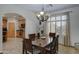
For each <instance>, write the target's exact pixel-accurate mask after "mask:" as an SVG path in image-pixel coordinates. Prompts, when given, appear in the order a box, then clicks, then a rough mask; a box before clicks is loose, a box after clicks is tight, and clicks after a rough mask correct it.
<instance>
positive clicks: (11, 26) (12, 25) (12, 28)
mask: <svg viewBox="0 0 79 59" xmlns="http://www.w3.org/2000/svg"><path fill="white" fill-rule="evenodd" d="M7 34H8V38H14V37H15V23H14V22H9V23H8V33H7Z"/></svg>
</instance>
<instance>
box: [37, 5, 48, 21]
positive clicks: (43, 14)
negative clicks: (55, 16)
mask: <svg viewBox="0 0 79 59" xmlns="http://www.w3.org/2000/svg"><path fill="white" fill-rule="evenodd" d="M44 9H45V8H44V5H43V6H42V11H41V12H39V13H38V14H37V15H36V17H37V19H38V20H39V21H42V22H44V21H47V19H48V18H49V16H48V14H47V12H46V11H45V10H44Z"/></svg>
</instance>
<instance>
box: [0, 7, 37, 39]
mask: <svg viewBox="0 0 79 59" xmlns="http://www.w3.org/2000/svg"><path fill="white" fill-rule="evenodd" d="M6 13H17V14H19V15H22V16H23V17H24V18H25V20H26V21H25V22H26V29H25V37H26V38H27V37H28V34H30V33H36V32H37V30H36V28H37V27H38V26H37V25H38V22H37V19H36V18H35V16H34V14H33V13H32V12H30V11H27V10H25V9H23V8H21V7H18V6H16V5H5V6H4V5H2V6H1V5H0V15H1V16H4V14H6Z"/></svg>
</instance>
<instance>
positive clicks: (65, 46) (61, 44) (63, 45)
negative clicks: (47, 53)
mask: <svg viewBox="0 0 79 59" xmlns="http://www.w3.org/2000/svg"><path fill="white" fill-rule="evenodd" d="M59 45H62V46H65V47H71V48H75V46H67V45H64V44H61V43H59Z"/></svg>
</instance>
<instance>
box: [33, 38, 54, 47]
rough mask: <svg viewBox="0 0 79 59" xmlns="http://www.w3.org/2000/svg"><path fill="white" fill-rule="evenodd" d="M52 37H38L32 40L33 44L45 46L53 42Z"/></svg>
mask: <svg viewBox="0 0 79 59" xmlns="http://www.w3.org/2000/svg"><path fill="white" fill-rule="evenodd" d="M52 40H53V39H52V38H49V37H48V38H45V37H41V38H39V39H36V40H34V41H32V45H36V46H40V47H45V46H46V45H48V44H50V43H51V42H52Z"/></svg>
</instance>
